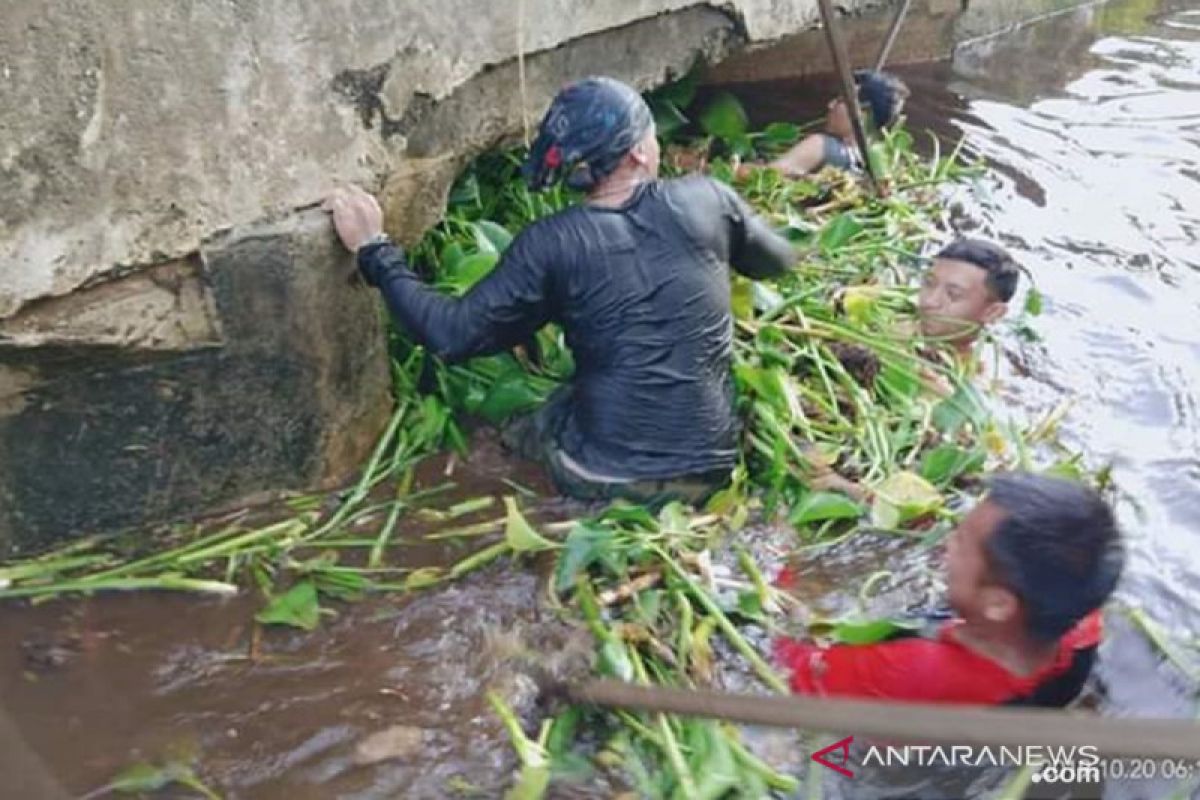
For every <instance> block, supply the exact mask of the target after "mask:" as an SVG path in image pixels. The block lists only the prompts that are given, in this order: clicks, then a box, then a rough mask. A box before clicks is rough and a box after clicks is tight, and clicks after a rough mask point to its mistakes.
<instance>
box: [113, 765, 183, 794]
mask: <svg viewBox="0 0 1200 800" xmlns="http://www.w3.org/2000/svg"><path fill="white" fill-rule="evenodd" d="M174 782H175V775H174V772H173V771H172V770H171V769H170V768H169V767H156V766H155V765H153V764H147V763H146V762H144V761H143V762H140V763H137V764H133V765H131V766H129V767H126V768H125V769H123V770H121V772H120V773H119V774H118V775H117V776H116V777H115V778H113V779H112V781H111V782H110V783H109V784H108V786H109V788H110V789H112V790H113V791H116V792H125V793H128V794H134V793H135V792H157V791H158V790H159V789H163V788H165V787H167V786H170V785H171V784H172V783H174Z"/></svg>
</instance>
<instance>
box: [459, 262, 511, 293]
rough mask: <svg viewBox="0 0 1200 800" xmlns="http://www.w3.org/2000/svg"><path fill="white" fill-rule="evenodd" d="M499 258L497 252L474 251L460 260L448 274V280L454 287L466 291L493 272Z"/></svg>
mask: <svg viewBox="0 0 1200 800" xmlns="http://www.w3.org/2000/svg"><path fill="white" fill-rule="evenodd" d="M499 260H500V259H499V256H497V255H496V254H495V253H473V254H471V255H469V256H467V257H465V258H463V259H462V260H461V261H459V262H458V264H457V266H455V268H454V271H453V272H451V273H449V274H448V276H447V278H448V282H449V284H450V285H451V286H452V287H453V288H454V289H457V290H458V291H460V292H462V291H466V290H467V289H470V288H471V287H472V286H474V285H475V284H477V283H479V281H481V280H482V279H483V278H484V277H485V276H486V275H487V274H488V273H489V272H491V271H492V269H494V268H495V266H496V262H497V261H499Z"/></svg>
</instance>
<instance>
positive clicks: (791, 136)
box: [762, 122, 800, 147]
mask: <svg viewBox="0 0 1200 800" xmlns="http://www.w3.org/2000/svg"><path fill="white" fill-rule="evenodd" d="M762 138H763V139H764V140H765V141H766V142H768V143H770V144H772V145H775V146H777V147H787V146H788V145H792V144H795V143H796V142H797V141H799V140H800V126H799V125H793V124H792V123H790V122H772V123H771V124H770V125H768V126H767V127H766V128H765V129H763V132H762Z"/></svg>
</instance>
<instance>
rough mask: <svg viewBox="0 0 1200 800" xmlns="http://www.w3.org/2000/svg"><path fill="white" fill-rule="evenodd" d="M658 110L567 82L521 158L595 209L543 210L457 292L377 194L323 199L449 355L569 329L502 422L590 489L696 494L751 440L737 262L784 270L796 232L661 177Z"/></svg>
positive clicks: (532, 451) (545, 182)
mask: <svg viewBox="0 0 1200 800" xmlns="http://www.w3.org/2000/svg"><path fill="white" fill-rule="evenodd" d="M658 166H659V144H658V141H657V139H656V137H655V131H654V123H653V118H652V116H651V113H650V109H649V107H648V106H647V105H646V103H645V101H644V100H643V99H642V97H641V95H639V94H638V93H637V92H636V91H634V90H633V89H632V88H630V87H629V86H626V85H625V84H623V83H620V82H618V81H615V80H612V79H610V78H588V79H585V80H581V81H578V82H576V83H573V84H570V85H568V86H567V87H566V88H564V89H563V90H562V91H561V92H559V94H558V96H557V97H555V99H554V102H553V103H552V104H551V106H550V108H549V110H548V111H547V112H546V116H545V118H544V119H543V120H542V123H541V126H540V129H539V133H538V136H537V139H536V141H535V142H534V143H533V146H532V148H531V150H530V153H529V157H528V160H527V161H526V163H525V165H524V174H525V178H526V180H527V182H528V183H529V185H530V187H531V188H533V189H535V190H539V189H544V188H546V187H549V186H551V185H552V184H555V183H556V182H559V181H565V182H566V183H567V184H568V185H569V186H570V187H572V188H575V189H578V190H581V191H582V192H584V193H585V197H584V200H583V202H582V203H581V204H579V205H577V206H575V207H572V208H569V209H566V210H564V211H561V212H559V213H557V214H554V215H551V216H549V217H547V218H545V219H542V220H539V221H538V222H535V223H533V224H532V225H530V226H529V227H527V228H526V229H525V230H524V231H522V232H521V233H520V234H519V235H518V236H517V237H516V238H515V239H514V240H513V242H512V244H511V245H510V246H509V247H508V249H507V250H506V251H505V252H504V254H503V257H502V258H501V260H500V262H499V264H498V265H497V266H496V268H495V269H494V270H493V271H492V272H491V273H490V274H489V275H488V276H486V277H485V278H483V279H482V280H481V281H480V282H479V283H477V284H476V285H475V286H474V287H472V288H471V289H470V291H468V292H467V293H466V294H465V295H463V296H462V297H461V298H454V297H450V296H447V295H443V294H441V293H439V292H437V291H435V290H434V289H433V288H431V287H429V286H427V285H425V284H424V283H422V282H421V280H420V279H419V278H418V277H417V275H416V274H414V273H413V271H412V270H411V269H410V268H409V266H408V263H407V262H406V260H405V257H404V252H403V251H402V250H401V249H400V248H399V247H398V246H396V245H395V244H393V243H392V242H391V241H389V240H388V239H387V237H386V236H384V235H383V231H382V214H381V212H380V209H379V206H378V204H377V203H376V202H375V200H374V199H373V198H372V197H371V196H370V195H368V194H367V193H365V192H363V191H361V190H358V189H349V190H345V191H342V192H340V193H336V194H335V195H334V196H332V197H331V198H329V200H328V201H327V208H328V209H329V210H331V211H332V213H333V223H334V226H335V228H336V230H337V233H338V235H339V236H340V238H341V240H342V242H343V243H344V244H345V246H346V247H347V248H349V249H350V250H351V251H353V252H355V253H356V254H357V258H358V265H359V269H360V271H361V273H362V275H363V277H364V278H365V280H366V282H367V283H368V284H370V285H371V286H374V287H376V288H378V289H379V290H380V291H381V292H382V293H383V297H384V300H385V302H386V304H387V306H388V308H389V309H390V311H391V314H392V316H393V318H394V319H395V321H396V322H397V324H398V325H399V327H400V328H401V329H402V330H403V331H404V332H405V333H407V334H408V335H409V336H411V337H412V338H413V339H414V340H416V341H417V342H418V343H420V344H423V345H424V346H425V347H426V348H428V349H429V350H430V351H431V352H432V353H434V354H435V355H437V356H439V357H441V358H442V359H444V360H446V361H449V362H454V361H462V360H465V359H469V358H473V357H476V356H486V355H490V354H494V353H499V352H502V351H505V350H508V349H510V348H512V347H513V346H515V345H517V344H518V343H520V342H523V341H526V340H528V338H529V337H530V336H531V335H532V334H533V333H534V332H535V331H537V330H538V329H539V328H541V327H542V326H543V325H545V324H547V323H550V322H554V323H557V324H559V325H561V326H562V328H563V331H564V333H565V336H566V341H567V345H568V347H570V349H571V352H572V355H573V357H574V360H575V365H576V369H575V374H574V376H573V378H572V380H571V382H570V383H569V384H568V385H567V386H564V387H562V388H561V389H560V390H558V391H557V392H556V393H555V394H554V395H552V397H551V398H550V399H549V401H548V402H547V403H546V404H545V405H544V406H543V407H542V408H540V409H538V410H537V411H535V412H534V413H533V414H531V415H529V416H527V417H524V418H522V419H519V420H517V421H516V422H515V423H513V424H511V425H510V426H509V428H508V429H507V430H506V431H505V432H504V436H503V438H504V441H505V442H506V443H507V444H508V445H510V446H511V447H512V448H513V449H514V450H516V451H517V452H518V453H519V454H521V455H523V456H525V457H528V458H534V459H536V460H538V461H540V462H542V463H543V464H544V465H545V466H546V467H547V469H548V471H549V472H550V474H551V476H552V478H553V479H554V481H555V483H556V484H557V486H558V488H559V489H560V490H561V491H563V492H564V493H566V494H569V495H572V496H574V497H577V498H580V499H584V500H600V499H609V498H613V497H625V498H628V499H632V500H635V501H639V502H655V501H661V500H667V499H679V500H684V501H688V502H693V503H699V502H701V501H703V499H704V498H706V497H707V496H708V495H710V494H711V493H712V492H714V491H716V490H717V489H719V488H721V487H722V486H723V485H724V484H725V483H727V482H728V480H729V477H730V474H731V472H732V469H733V466H734V463H735V459H736V449H737V436H736V426H735V417H734V392H733V381H732V376H731V372H730V370H731V360H732V353H733V315H732V309H731V305H730V271H729V270H730V267H731V266H732V267H733V269H736V270H737V271H739V272H741V273H742V274H744V275H747V276H749V277H751V278H767V277H771V276H774V275H778V274H781V273H783V272H785V271H786V270H788V269H789V268H790V267H791V265H792V264H793V262H794V260H795V253H794V251H793V248H792V247H791V245H790V244H789V242H788V241H787V240H786V239H785V238H783V237H782V236H780V235H778V234H777V233H775V232H774V231H772V230H771V229H770V228H769V227H768V226H767V225H766V224H765V223H764V222H763V221H762V220H761V219H759V218H758V217H757V216H756V215H755V214H754V213H753V212H752V211H751V210H750V208H749V207H748V206H747V205H746V203H745V202H744V201H742V200H741V198H739V197H738V196H737V194H736V193H734V191H733V190H732V189H730V188H728V187H727V186H726V185H724V184H722V183H719V182H717V181H715V180H713V179H711V178H707V177H703V176H689V177H686V178H680V179H676V180H668V181H660V180H658Z"/></svg>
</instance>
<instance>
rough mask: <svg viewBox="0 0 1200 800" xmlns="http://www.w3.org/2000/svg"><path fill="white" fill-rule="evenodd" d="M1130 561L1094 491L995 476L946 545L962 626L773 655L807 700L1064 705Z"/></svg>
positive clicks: (1086, 669)
mask: <svg viewBox="0 0 1200 800" xmlns="http://www.w3.org/2000/svg"><path fill="white" fill-rule="evenodd" d="M1124 558H1125V556H1124V546H1123V544H1122V541H1121V534H1120V532H1119V530H1118V528H1117V524H1116V522H1115V520H1114V518H1113V514H1112V511H1111V510H1110V509H1109V507H1108V505H1107V504H1106V503H1105V502H1104V500H1103V499H1102V498H1101V497H1100V496H1099V495H1098V494H1097V493H1096V492H1094V491H1092V490H1090V489H1088V488H1086V487H1084V486H1083V485H1081V484H1078V483H1074V482H1071V481H1067V480H1064V479H1060V478H1051V477H1045V476H1040V475H1034V474H1029V473H1010V474H1002V475H997V476H995V477H993V478H992V480H991V483H990V487H989V491H988V493H987V495H986V496H985V497H984V498H983V500H982V501H980V503H979V504H978V505H976V506H975V508H974V509H972V510H971V512H970V513H969V514H967V516H966V517H964V518H963V520H962V522H961V523H959V525H958V527H957V528H956V529H955V530H954V532H953V533H952V534H951V536H950V539H949V543H948V545H947V549H946V561H945V565H946V567H945V568H946V579H947V590H948V600H949V603H950V607H951V608H952V609H953V611H954V613H955V614H956V615H957V617H958V618H957V619H955V620H954V621H951V622H948V623H945V624H943V625H941V626H940V627H938V628H936V629H935V630H934V631H932V632H931V633H930V634H929V635H928V636H920V635H912V636H905V637H902V638H896V639H891V640H888V641H884V642H880V643H877V644H871V645H834V646H832V647H827V648H826V647H819V646H817V645H815V644H810V643H806V642H799V641H796V640H793V639H788V638H783V639H779V640H777V641H776V643H775V654H776V657H777V659H778V660H779V661H780V662H781V663H782V664H783V665H784V666H785V667H786V668H787V670H788V671H789V672H790V675H791V678H790V685H791V688H792V690H793V691H794V692H796V693H799V694H809V695H824V696H848V697H863V698H880V699H888V700H908V701H923V702H935V703H967V704H976V705H991V704H1017V705H1037V706H1064V705H1066V704H1067V703H1069V702H1070V701H1071V700H1072V699H1074V698H1075V697H1076V695H1078V694H1079V692H1080V690H1081V689H1082V688H1083V685H1084V682H1085V680H1086V679H1087V677H1088V674H1089V673H1090V671H1091V669H1092V665H1093V663H1094V661H1095V659H1096V648H1097V646H1098V644H1099V642H1100V639H1101V633H1102V629H1101V620H1102V617H1101V611H1100V608H1101V606H1102V605H1103V604H1104V602H1105V601H1106V600H1107V599H1108V597H1109V596H1110V595H1111V594H1112V592H1113V589H1114V588H1115V587H1116V585H1117V580H1118V579H1119V577H1120V575H1121V571H1122V568H1123V566H1124Z"/></svg>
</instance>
